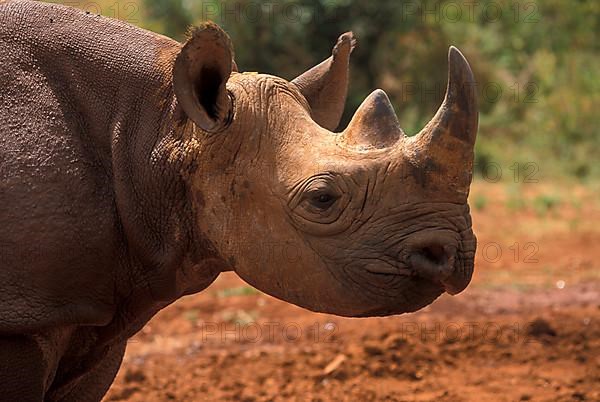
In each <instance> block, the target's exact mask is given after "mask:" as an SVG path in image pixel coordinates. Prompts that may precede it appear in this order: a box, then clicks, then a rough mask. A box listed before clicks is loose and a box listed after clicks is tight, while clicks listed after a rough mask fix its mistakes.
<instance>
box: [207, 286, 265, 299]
mask: <svg viewBox="0 0 600 402" xmlns="http://www.w3.org/2000/svg"><path fill="white" fill-rule="evenodd" d="M258 294H260V292H259V291H258V290H256V289H254V288H253V287H252V286H238V287H235V288H226V289H223V290H219V291H218V292H217V297H218V298H220V299H223V298H226V297H233V296H250V295H258Z"/></svg>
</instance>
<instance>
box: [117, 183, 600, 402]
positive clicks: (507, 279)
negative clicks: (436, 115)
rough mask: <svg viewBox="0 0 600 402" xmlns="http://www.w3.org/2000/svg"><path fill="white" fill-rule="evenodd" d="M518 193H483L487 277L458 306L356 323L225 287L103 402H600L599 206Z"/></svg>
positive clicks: (193, 300)
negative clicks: (206, 401) (233, 401)
mask: <svg viewBox="0 0 600 402" xmlns="http://www.w3.org/2000/svg"><path fill="white" fill-rule="evenodd" d="M516 191H517V192H516V193H515V192H514V190H511V189H510V188H507V187H504V186H499V185H490V184H485V183H484V184H482V183H478V184H477V185H476V186H475V187H474V189H473V193H472V197H471V204H472V205H473V204H474V202H473V200H474V199H475V197H479V209H480V210H474V211H473V222H474V228H475V231H476V234H477V235H478V238H479V249H478V252H477V257H476V273H475V276H474V278H473V282H472V284H471V285H470V286H469V288H468V289H467V290H466V291H464V292H463V293H461V294H460V295H457V296H454V297H450V296H442V297H441V298H440V299H439V300H438V301H436V302H435V303H433V304H432V305H431V306H429V307H427V308H425V309H423V310H421V311H419V312H417V313H413V314H406V315H401V316H396V317H388V318H373V319H344V318H340V317H335V316H329V315H324V314H316V313H311V312H309V311H306V310H303V309H301V308H298V307H296V306H293V305H289V304H286V303H284V302H281V301H279V300H276V299H274V298H272V297H269V296H267V295H264V294H262V293H259V292H257V291H255V290H253V289H252V288H250V287H248V286H247V285H245V284H244V283H243V282H242V281H241V280H239V279H238V278H237V277H236V276H235V275H234V274H225V275H222V276H221V277H220V278H219V279H218V280H217V281H216V282H215V284H213V285H212V286H211V287H210V288H209V289H207V290H206V291H204V292H202V293H200V294H198V295H196V296H191V297H187V298H184V299H183V300H180V301H178V302H177V303H175V304H173V305H172V306H170V307H169V308H167V309H165V310H164V311H162V312H161V313H160V314H158V315H157V316H156V317H155V318H154V319H153V320H152V321H151V322H150V323H149V324H148V325H147V326H146V327H145V328H144V329H143V330H142V332H140V333H139V334H138V335H137V336H135V337H134V338H133V339H132V340H131V342H130V344H129V347H128V350H127V354H126V356H125V360H124V364H123V366H122V367H121V370H120V372H119V375H118V377H117V379H116V381H115V383H114V385H113V387H112V388H111V390H110V392H109V393H108V395H107V396H106V398H105V401H144V402H146V401H169V400H174V401H203V400H209V401H221V400H235V401H238V400H239V401H289V400H291V401H326V400H335V401H487V400H492V401H599V400H600V265H599V264H600V263H599V262H598V261H600V227H598V223H600V208H599V206H600V200H599V199H598V196H597V193H595V192H594V191H591V190H590V189H585V188H573V189H569V190H565V189H563V190H562V191H561V192H560V193H559V194H560V195H561V196H560V199H558V198H556V197H555V195H554V194H555V193H553V190H552V189H546V188H543V187H542V186H541V185H530V186H525V185H522V186H520V188H518V189H517V190H516ZM515 194H516V195H515ZM483 197H485V202H484V201H482V199H483ZM553 200H554V201H553ZM557 200H558V201H557ZM483 204H485V206H484V205H483ZM499 252H501V255H499Z"/></svg>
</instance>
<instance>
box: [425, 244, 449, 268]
mask: <svg viewBox="0 0 600 402" xmlns="http://www.w3.org/2000/svg"><path fill="white" fill-rule="evenodd" d="M419 252H420V253H421V254H422V255H423V257H425V258H426V259H428V260H429V261H431V263H433V264H436V265H441V264H444V263H445V262H446V261H447V260H448V255H447V254H446V251H445V250H444V246H442V245H441V244H431V245H428V246H425V247H423V248H422V249H421V250H420V251H419Z"/></svg>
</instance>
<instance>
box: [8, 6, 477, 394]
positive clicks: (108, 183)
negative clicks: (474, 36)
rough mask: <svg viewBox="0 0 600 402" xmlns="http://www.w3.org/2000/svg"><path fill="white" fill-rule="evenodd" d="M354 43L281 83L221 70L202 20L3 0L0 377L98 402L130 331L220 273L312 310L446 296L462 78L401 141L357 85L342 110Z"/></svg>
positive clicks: (453, 76) (471, 114)
mask: <svg viewBox="0 0 600 402" xmlns="http://www.w3.org/2000/svg"><path fill="white" fill-rule="evenodd" d="M355 46H356V39H355V38H354V36H353V34H352V33H350V32H348V33H345V34H343V35H341V36H340V38H339V39H338V41H337V43H336V44H335V46H334V48H333V51H332V55H331V57H329V58H328V59H326V60H325V61H323V62H322V63H320V64H319V65H317V66H315V67H313V68H312V69H310V70H308V71H307V72H306V73H304V74H302V75H300V76H299V77H297V78H296V79H294V80H292V81H286V80H284V79H281V78H278V77H274V76H270V75H265V74H257V73H243V72H238V71H237V66H236V64H235V62H234V61H233V46H232V44H231V40H230V39H229V37H228V36H227V34H226V33H225V32H224V31H223V30H221V29H220V28H219V27H218V26H216V25H215V24H212V23H205V24H203V25H201V26H199V27H197V28H195V29H193V30H191V31H190V34H189V38H188V40H187V41H186V42H185V43H184V44H180V43H178V42H175V41H173V40H171V39H169V38H166V37H164V36H161V35H158V34H155V33H152V32H148V31H145V30H142V29H139V28H136V27H134V26H131V25H128V24H126V23H123V22H120V21H116V20H112V19H109V18H105V17H102V16H96V15H92V14H86V13H83V12H81V11H78V10H75V9H71V8H68V7H63V6H60V5H54V4H45V3H37V2H33V1H27V0H5V1H0V138H1V141H0V205H1V206H2V208H0V227H1V228H2V230H1V231H0V392H2V398H3V399H6V400H19V401H41V400H46V401H98V400H100V399H101V398H102V396H103V395H104V394H105V392H106V391H107V389H108V388H109V386H110V384H111V383H112V381H113V379H114V376H115V375H116V372H117V370H118V368H119V365H120V363H121V359H122V356H123V353H124V351H125V344H126V341H127V339H128V338H129V337H131V336H132V335H133V334H135V333H136V332H137V331H139V330H140V329H141V328H142V327H143V325H144V324H145V323H146V322H147V321H148V320H149V319H150V318H151V317H152V316H153V315H154V314H156V312H158V311H159V310H160V309H162V308H164V307H165V306H167V305H169V304H170V303H172V302H173V301H175V300H177V299H178V298H180V297H182V296H184V295H187V294H193V293H196V292H199V291H201V290H203V289H205V288H206V287H207V286H209V285H210V284H211V283H212V282H213V281H214V280H215V278H216V277H217V276H218V275H219V273H220V272H223V271H228V270H233V271H235V272H236V273H237V274H238V275H240V276H241V277H242V278H243V279H244V280H246V281H247V282H248V283H250V284H252V285H253V286H255V287H257V288H258V289H260V290H261V291H263V292H266V293H268V294H271V295H273V296H275V297H277V298H280V299H283V300H286V301H288V302H291V303H295V304H297V305H300V306H303V307H305V308H308V309H311V310H313V311H318V312H328V313H333V314H338V315H344V316H355V317H358V316H381V315H390V314H399V313H404V312H410V311H415V310H418V309H419V308H422V307H424V306H426V305H428V304H429V303H431V302H432V301H433V300H435V299H436V298H437V297H438V296H440V295H441V294H442V293H443V292H448V293H451V294H455V293H458V292H460V291H462V290H463V289H464V288H465V287H466V286H467V284H468V283H469V281H470V278H471V275H472V272H473V257H474V253H475V249H476V239H475V236H474V235H473V232H472V230H471V218H470V215H469V207H468V204H467V196H468V192H469V185H470V181H471V174H472V164H473V146H474V142H475V136H476V131H477V116H478V112H477V101H476V98H475V94H474V83H475V81H474V78H473V75H472V72H471V69H470V68H469V65H468V63H467V62H466V60H465V59H464V57H463V56H462V54H461V53H460V52H459V51H458V50H457V49H455V48H451V49H450V51H449V56H448V61H449V72H448V76H449V83H448V90H447V94H446V98H445V100H444V103H443V104H442V105H441V107H440V109H439V110H438V112H437V113H436V115H435V116H434V117H433V118H432V120H431V122H430V123H429V124H428V125H427V126H426V127H424V128H423V130H422V131H421V132H420V133H419V134H417V135H416V136H413V137H407V136H405V135H404V133H403V132H402V130H401V128H400V126H399V124H398V121H397V118H396V116H395V113H394V111H393V108H392V106H391V104H390V102H389V99H388V98H387V95H386V94H385V93H384V92H383V91H381V90H376V91H374V92H373V93H372V94H371V95H369V97H367V99H365V101H364V103H363V104H362V105H361V107H360V108H359V109H358V110H357V111H356V113H355V116H354V118H353V119H352V121H351V122H350V124H349V125H348V127H347V128H346V129H344V130H343V131H341V132H333V130H335V129H336V128H337V126H338V125H339V121H340V117H341V114H342V112H343V109H344V103H345V97H346V93H347V88H348V77H349V59H350V54H351V53H352V50H353V49H354V47H355Z"/></svg>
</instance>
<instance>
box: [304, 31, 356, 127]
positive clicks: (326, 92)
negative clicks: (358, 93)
mask: <svg viewBox="0 0 600 402" xmlns="http://www.w3.org/2000/svg"><path fill="white" fill-rule="evenodd" d="M355 46H356V39H355V38H354V35H353V34H352V32H346V33H345V34H342V35H341V36H340V37H339V39H338V41H337V43H336V45H335V46H334V48H333V51H332V56H331V57H330V58H328V59H327V60H325V61H323V62H322V63H321V64H318V65H316V66H315V67H313V68H311V69H310V70H308V71H306V72H305V73H303V74H302V75H300V76H298V77H296V78H295V79H294V80H292V83H294V84H295V85H296V86H297V87H298V89H299V90H300V92H301V93H302V95H304V97H305V98H306V100H307V101H308V103H309V105H310V108H311V115H312V118H313V119H314V121H315V122H317V123H318V124H319V125H320V126H322V127H324V128H326V129H328V130H331V131H333V130H335V129H336V128H337V126H338V125H339V124H340V119H341V118H342V113H343V112H344V104H345V103H346V94H347V92H348V75H349V69H350V67H349V62H350V53H352V50H353V49H354V47H355Z"/></svg>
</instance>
